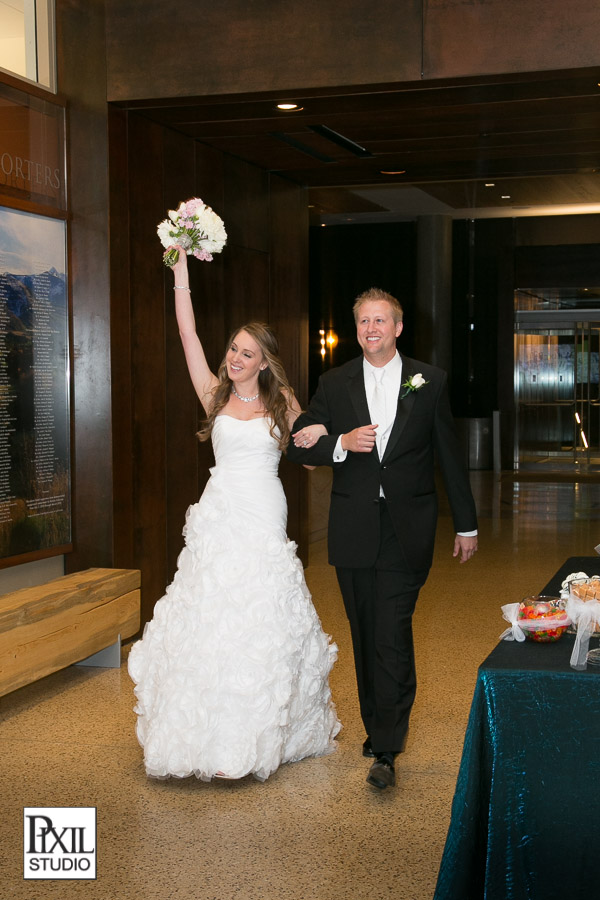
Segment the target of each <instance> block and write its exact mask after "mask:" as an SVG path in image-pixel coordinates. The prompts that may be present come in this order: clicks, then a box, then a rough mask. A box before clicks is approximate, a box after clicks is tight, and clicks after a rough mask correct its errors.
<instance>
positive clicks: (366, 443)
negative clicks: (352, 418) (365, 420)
mask: <svg viewBox="0 0 600 900" xmlns="http://www.w3.org/2000/svg"><path fill="white" fill-rule="evenodd" d="M376 428H377V425H361V427H360V428H355V429H354V431H349V432H348V433H347V434H343V435H342V450H350V451H351V452H352V453H370V452H371V450H372V449H373V447H374V446H375V429H376Z"/></svg>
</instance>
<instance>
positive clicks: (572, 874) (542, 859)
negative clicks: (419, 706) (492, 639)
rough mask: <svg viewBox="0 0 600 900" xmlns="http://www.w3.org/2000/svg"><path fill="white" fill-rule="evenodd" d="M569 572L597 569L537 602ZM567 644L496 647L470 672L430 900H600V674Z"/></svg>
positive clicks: (579, 565) (568, 567) (564, 640)
mask: <svg viewBox="0 0 600 900" xmlns="http://www.w3.org/2000/svg"><path fill="white" fill-rule="evenodd" d="M579 571H583V572H586V573H587V574H588V575H592V574H597V573H598V572H600V558H599V557H598V556H594V557H570V558H569V559H567V560H566V561H565V563H564V565H562V566H561V568H560V569H559V570H558V572H556V574H555V575H554V576H553V578H552V579H551V580H550V582H549V583H548V584H547V585H546V586H545V587H544V588H543V589H542V590H541V591H540V594H547V595H550V596H558V592H559V590H560V585H561V582H562V581H563V580H564V578H565V577H566V576H567V575H569V574H570V573H571V572H579ZM573 643H574V637H573V636H572V635H571V634H568V633H567V634H564V635H563V636H562V637H561V638H560V639H559V640H558V641H556V642H555V643H547V644H544V643H538V642H535V641H530V640H528V641H525V642H524V643H520V642H516V641H511V642H509V641H500V643H499V644H498V646H497V647H496V648H495V649H494V650H493V651H492V653H491V654H490V655H489V656H488V657H487V659H486V660H485V661H484V662H483V663H482V664H481V666H480V667H479V671H478V676H477V683H476V686H475V693H474V696H473V702H472V705H471V712H470V715H469V721H468V725H467V731H466V735H465V742H464V748H463V755H462V760H461V764H460V769H459V774H458V779H457V784H456V791H455V795H454V800H453V804H452V815H451V821H450V827H449V830H448V836H447V839H446V846H445V849H444V854H443V857H442V862H441V865H440V871H439V876H438V881H437V886H436V891H435V895H434V900H583V898H586V900H592V898H594V900H596V898H600V668H598V667H591V666H588V667H587V669H586V670H585V671H575V670H574V669H572V668H571V666H570V664H569V659H570V656H571V651H572V649H573ZM596 646H598V640H597V638H595V637H594V638H592V640H591V643H590V647H596Z"/></svg>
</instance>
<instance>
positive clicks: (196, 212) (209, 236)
mask: <svg viewBox="0 0 600 900" xmlns="http://www.w3.org/2000/svg"><path fill="white" fill-rule="evenodd" d="M156 232H157V234H158V237H159V239H160V242H161V244H162V245H163V247H165V248H166V250H165V253H164V254H163V261H164V263H165V265H166V266H171V267H172V266H174V265H175V263H176V262H177V260H178V259H179V250H177V249H175V248H176V247H177V246H178V245H179V246H180V247H182V248H183V249H184V250H185V252H186V254H187V255H188V256H194V257H196V259H200V260H203V261H205V262H211V260H212V258H213V256H212V254H213V253H220V252H221V250H222V249H223V247H224V246H225V244H226V242H227V232H226V231H225V226H224V224H223V220H222V219H221V218H220V217H219V216H218V215H217V214H216V213H215V212H214V211H213V210H212V209H211V208H210V206H207V205H206V204H205V203H204V202H203V201H202V200H200V198H199V197H192V199H191V200H187V201H185V202H183V203H180V204H179V206H178V208H177V209H176V210H172V209H170V210H169V214H168V218H167V219H164V220H163V221H162V222H160V223H159V225H158V227H157V229H156Z"/></svg>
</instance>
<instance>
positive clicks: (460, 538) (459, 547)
mask: <svg viewBox="0 0 600 900" xmlns="http://www.w3.org/2000/svg"><path fill="white" fill-rule="evenodd" d="M459 553H460V561H461V563H465V562H468V561H469V560H470V559H471V557H472V556H473V554H475V553H477V537H465V536H464V535H462V534H457V535H456V537H455V538H454V552H453V554H452V556H458V554H459Z"/></svg>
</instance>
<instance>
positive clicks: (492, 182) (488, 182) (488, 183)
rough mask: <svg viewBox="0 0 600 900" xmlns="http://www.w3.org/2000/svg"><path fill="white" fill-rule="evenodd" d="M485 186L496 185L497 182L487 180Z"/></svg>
mask: <svg viewBox="0 0 600 900" xmlns="http://www.w3.org/2000/svg"><path fill="white" fill-rule="evenodd" d="M485 186H486V187H496V182H495V181H486V183H485Z"/></svg>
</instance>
